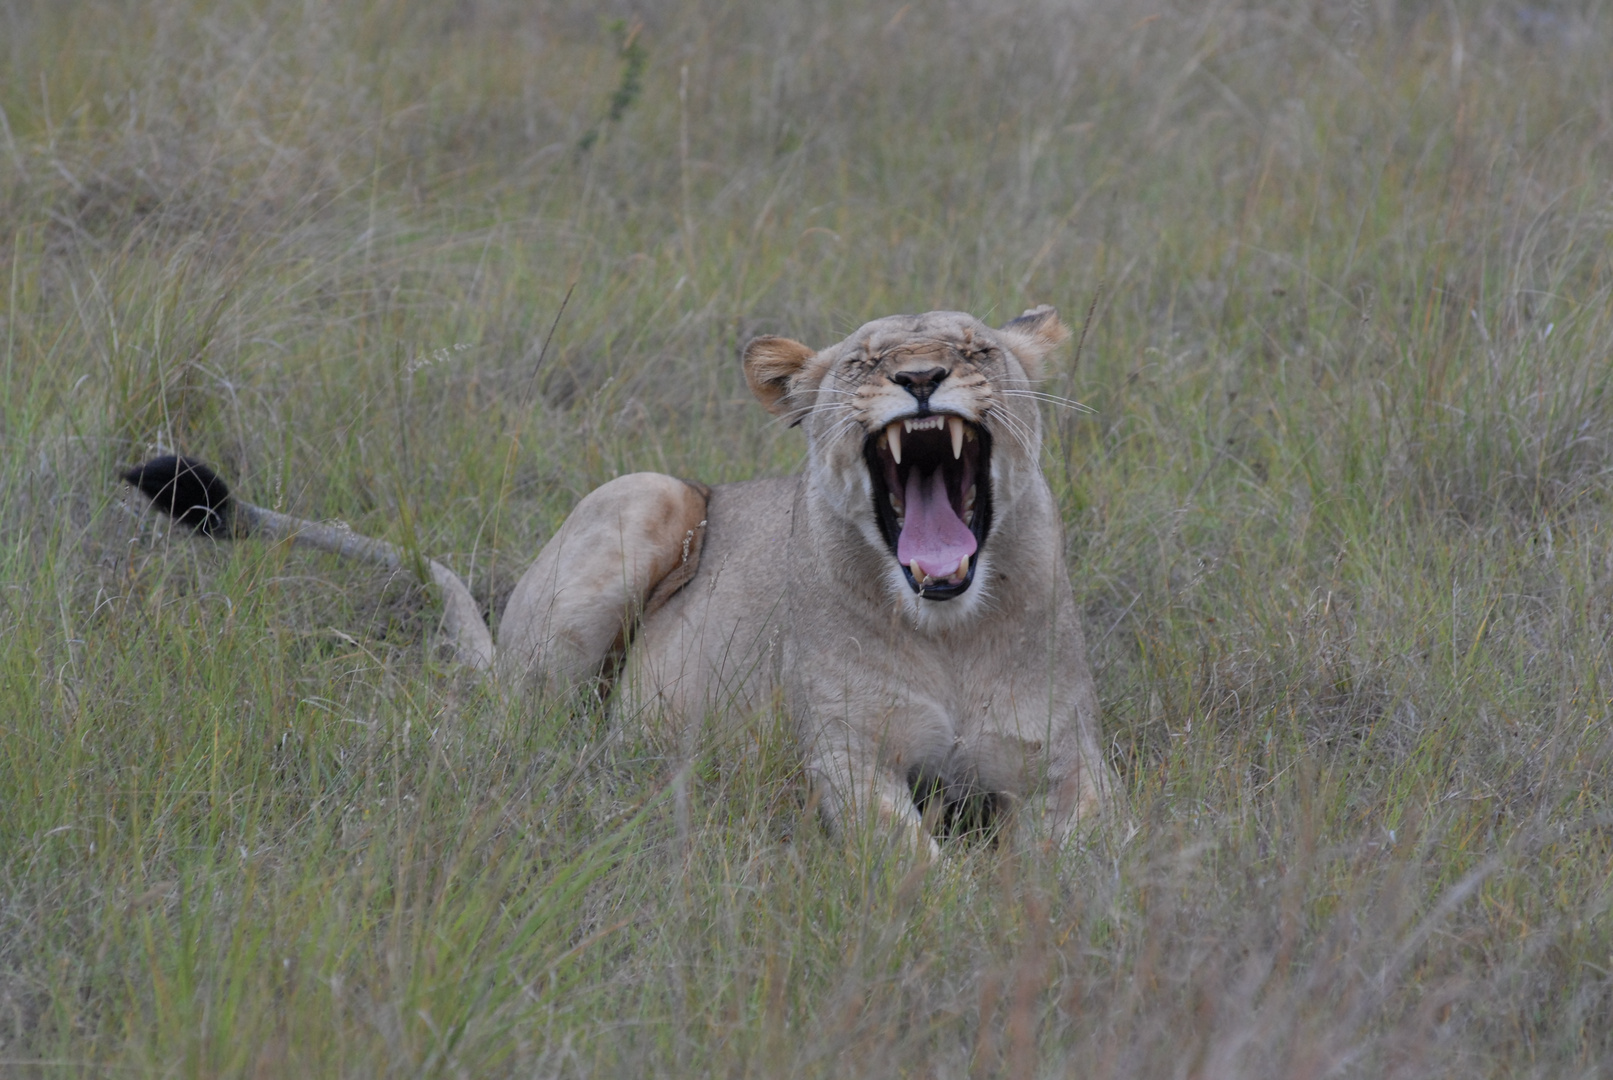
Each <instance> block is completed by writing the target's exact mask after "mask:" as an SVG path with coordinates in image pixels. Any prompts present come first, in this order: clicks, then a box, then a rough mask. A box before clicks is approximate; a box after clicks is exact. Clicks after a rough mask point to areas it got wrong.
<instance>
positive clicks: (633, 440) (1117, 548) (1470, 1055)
mask: <svg viewBox="0 0 1613 1080" xmlns="http://www.w3.org/2000/svg"><path fill="white" fill-rule="evenodd" d="M606 7H607V8H608V9H609V10H608V11H607V14H606V15H604V16H602V15H601V14H600V10H601V9H600V7H598V6H596V5H592V4H587V3H581V2H569V3H568V2H566V0H561V2H556V3H524V2H516V0H459V2H457V3H453V4H433V3H426V2H423V0H419V2H406V0H346V2H341V3H328V4H301V3H292V2H282V0H222V2H218V3H211V2H209V3H203V2H202V0H152V2H148V3H135V2H133V0H98V2H95V0H86V2H82V3H61V2H55V0H12V2H9V3H5V4H3V5H0V120H3V124H0V297H3V300H0V305H3V306H0V315H3V321H0V350H3V351H0V356H3V361H0V363H3V375H0V379H3V382H0V433H3V439H4V442H3V452H0V1072H4V1073H5V1074H6V1075H17V1076H41V1077H44V1076H50V1077H55V1076H68V1075H86V1076H93V1075H103V1074H107V1075H113V1074H115V1075H146V1074H150V1075H162V1076H183V1077H212V1076H242V1075H251V1076H301V1075H310V1076H347V1077H368V1076H400V1077H401V1076H439V1075H441V1076H456V1077H458V1076H463V1077H483V1076H502V1075H512V1076H551V1075H554V1076H633V1077H642V1076H668V1077H684V1076H697V1075H698V1076H705V1075H721V1076H730V1077H737V1076H785V1075H793V1076H824V1077H830V1076H833V1077H847V1076H868V1077H895V1076H912V1077H936V1078H951V1077H965V1076H967V1077H971V1078H976V1077H990V1076H1003V1077H1016V1078H1017V1077H1030V1076H1046V1077H1065V1076H1071V1077H1121V1076H1124V1077H1145V1078H1159V1077H1178V1078H1231V1077H1256V1076H1259V1077H1274V1078H1312V1077H1315V1078H1320V1077H1334V1076H1351V1077H1366V1078H1381V1077H1391V1076H1396V1077H1399V1076H1405V1077H1423V1076H1453V1077H1454V1076H1461V1077H1473V1076H1493V1077H1526V1076H1527V1077H1582V1076H1583V1077H1591V1076H1606V1075H1613V915H1610V912H1609V906H1610V904H1613V885H1610V877H1613V726H1610V724H1609V719H1610V716H1609V713H1610V699H1613V492H1610V488H1613V65H1609V64H1608V62H1607V58H1608V57H1609V56H1610V55H1613V17H1610V16H1609V15H1607V14H1606V13H1603V12H1600V11H1598V10H1597V6H1596V5H1591V4H1566V3H1565V4H1552V3H1547V2H1545V0H1542V2H1541V3H1538V4H1534V5H1530V4H1524V3H1514V2H1500V0H1496V2H1490V3H1471V4H1461V3H1435V2H1429V3H1417V2H1400V3H1397V2H1395V0H1375V2H1373V3H1353V4H1346V3H1328V2H1317V3H1313V4H1308V5H1304V4H1302V5H1286V4H1275V3H1273V4H1269V5H1261V4H1257V3H1247V4H1236V3H1221V2H1211V3H1209V4H1202V5H1201V4H1191V3H1185V2H1176V3H1173V2H1172V0H1161V3H1159V4H1142V3H1135V4H1134V3H1106V2H1104V0H1096V2H1094V3H1090V4H1084V5H1083V4H1075V5H1071V6H1062V5H1056V4H1053V3H1051V2H1048V0H992V2H986V0H949V2H946V3H942V2H933V3H909V4H902V3H898V2H897V0H881V2H880V3H876V4H858V3H852V2H850V0H790V2H779V3H766V4H748V3H742V2H738V0H685V2H681V3H671V4H663V5H649V4H644V5H639V7H638V8H637V9H635V8H634V7H633V6H632V5H630V4H625V3H624V4H621V5H607V6H606ZM618 8H619V10H618ZM635 10H636V14H635ZM617 16H619V18H618V17H617ZM568 297H569V300H568V299H567V298H568ZM1038 302H1049V303H1053V304H1056V305H1058V306H1059V307H1060V309H1061V310H1062V312H1063V313H1064V315H1065V317H1066V319H1067V321H1069V322H1070V323H1071V325H1072V326H1074V327H1077V328H1078V329H1082V328H1084V344H1083V347H1082V349H1081V351H1080V353H1079V356H1078V357H1077V356H1076V354H1075V351H1074V350H1073V349H1071V350H1069V351H1068V352H1067V353H1066V354H1065V355H1064V356H1063V357H1062V358H1061V359H1060V361H1059V362H1058V363H1057V364H1056V365H1055V370H1054V373H1053V374H1052V376H1051V378H1050V379H1049V380H1048V382H1047V385H1046V389H1048V390H1050V391H1051V392H1054V393H1058V394H1063V395H1068V396H1070V397H1074V398H1078V399H1080V400H1081V401H1082V402H1085V403H1086V404H1088V405H1090V406H1091V407H1092V409H1094V410H1095V412H1094V413H1093V414H1091V415H1079V414H1076V413H1073V412H1070V411H1050V412H1049V413H1048V416H1047V421H1048V425H1049V428H1048V430H1049V438H1048V442H1047V446H1046V451H1045V465H1046V469H1047V473H1048V476H1049V478H1050V480H1051V482H1052V484H1053V487H1054V490H1055V492H1056V494H1057V496H1058V498H1059V500H1060V503H1061V505H1062V507H1063V508H1064V514H1065V521H1066V525H1067V529H1068V536H1069V552H1068V565H1069V570H1070V574H1071V577H1072V579H1073V581H1074V582H1075V588H1076V595H1077V597H1078V598H1079V599H1080V601H1081V602H1082V604H1083V605H1084V608H1085V612H1086V618H1087V627H1088V637H1089V640H1090V642H1091V643H1092V646H1093V651H1094V657H1093V659H1094V663H1095V666H1096V669H1097V677H1098V683H1099V691H1100V694H1101V696H1102V699H1103V705H1104V710H1105V713H1104V725H1103V737H1104V744H1105V746H1106V748H1107V752H1108V754H1109V756H1110V760H1111V762H1112V764H1113V766H1114V768H1115V770H1116V772H1117V774H1118V776H1119V777H1120V778H1121V788H1122V790H1123V793H1124V806H1123V808H1122V809H1121V810H1120V811H1119V812H1117V814H1116V815H1115V816H1114V818H1113V820H1111V821H1109V822H1106V823H1105V824H1104V826H1103V827H1102V828H1101V829H1100V830H1099V831H1098V832H1097V833H1096V834H1095V835H1094V836H1093V837H1092V840H1091V843H1090V844H1089V845H1088V846H1087V847H1086V848H1085V849H1084V850H1082V851H1079V852H1074V853H1071V854H1070V855H1069V856H1067V857H1065V858H1062V859H1060V860H1052V859H1049V858H1046V857H1043V856H1040V855H1038V854H1036V853H1031V852H1021V851H1017V850H1014V849H1013V847H1012V845H1006V844H1005V845H998V846H994V845H992V844H989V843H982V842H975V841H969V840H964V839H959V840H953V841H950V842H949V843H948V845H947V848H946V850H947V858H946V861H945V863H944V865H942V866H941V867H939V868H936V869H931V870H928V871H926V870H925V869H924V868H922V867H920V868H914V867H913V866H912V865H911V864H910V863H907V862H904V861H903V860H902V859H900V858H897V857H894V856H892V855H891V854H890V853H889V852H887V851H886V850H885V849H884V848H882V847H881V845H880V844H879V843H878V842H877V838H862V839H861V840H855V841H853V842H851V843H849V844H846V843H841V842H837V841H832V840H830V839H829V838H828V837H826V836H825V835H824V833H823V831H822V829H821V827H820V826H819V824H818V823H817V819H816V817H815V815H814V814H813V813H812V811H811V809H810V808H809V807H808V806H807V794H806V791H805V786H804V784H803V782H802V779H801V777H800V775H799V769H798V763H797V761H796V760H795V757H794V756H793V753H792V749H791V746H790V744H789V741H788V739H787V738H786V737H785V735H784V734H783V732H782V731H781V725H780V724H779V723H778V721H777V719H776V718H774V717H763V718H761V719H758V720H757V721H755V722H754V723H752V724H750V725H749V726H747V727H746V728H744V729H743V730H739V731H735V730H733V729H732V727H731V726H728V727H718V726H715V725H714V726H713V727H712V730H711V731H710V732H709V733H708V735H707V737H705V738H703V739H702V740H701V741H700V743H699V745H698V746H697V747H696V748H695V751H694V753H693V756H692V757H691V756H690V755H689V753H688V752H687V751H686V750H685V751H680V750H678V749H677V748H668V747H666V746H662V745H658V744H657V743H655V742H654V741H653V740H650V739H648V738H647V737H645V736H644V735H643V734H642V733H639V732H634V731H627V732H618V731H612V730H611V728H610V725H609V724H608V723H607V721H606V719H605V718H604V717H603V716H601V715H599V714H598V713H597V711H596V712H582V713H578V712H575V711H571V710H568V709H567V707H566V706H565V705H564V704H563V703H559V702H554V703H542V702H538V703H533V702H516V701H511V700H506V699H504V698H501V697H500V696H499V695H498V694H497V693H496V692H495V691H494V690H493V689H492V688H490V687H488V686H487V685H485V684H482V683H479V682H478V681H476V680H475V679H474V678H472V677H470V676H468V675H466V674H464V673H462V672H459V671H456V670H455V669H453V668H452V667H450V666H448V665H446V664H445V663H443V662H442V660H441V658H440V657H439V656H438V654H437V652H436V651H435V648H434V645H433V633H434V630H435V626H436V623H435V613H436V610H437V609H436V607H435V602H434V600H433V598H432V597H431V596H430V595H428V594H426V593H424V592H423V591H421V590H420V589H419V588H417V587H415V586H414V585H413V584H412V583H411V581H410V580H408V579H407V578H405V577H388V576H386V575H384V574H381V573H378V572H373V571H370V570H367V569H364V568H360V567H354V566H352V565H349V564H344V563H338V562H336V561H335V560H333V559H330V558H328V557H323V556H317V555H310V554H306V553H303V552H294V551H290V550H287V549H285V548H283V547H273V546H265V545H257V544H239V545H231V544H224V543H214V542H208V541H202V540H197V539H193V538H190V537H187V536H183V535H177V534H174V533H173V532H171V531H170V530H169V529H168V528H167V527H166V526H165V525H164V524H163V523H162V522H160V521H157V520H155V519H154V518H153V517H152V516H150V515H149V514H146V513H143V512H141V509H140V508H139V507H138V506H137V505H136V504H135V503H134V502H132V501H130V500H128V499H126V498H125V496H124V494H123V493H122V492H121V491H120V490H119V485H118V484H117V482H116V479H115V470H116V469H117V468H119V467H126V466H127V465H129V464H132V463H134V462H136V461H138V460H140V459H142V458H143V457H145V456H147V455H148V454H150V453H152V452H154V451H157V450H173V449H178V450H183V451H185V452H187V453H190V454H194V455H197V456H200V457H204V458H206V459H208V460H210V461H212V462H214V463H216V464H217V465H218V466H219V467H220V468H221V469H222V471H224V472H225V474H226V475H228V476H229V477H230V478H231V479H232V481H233V482H235V483H236V484H237V486H238V487H239V489H240V490H241V491H242V493H243V494H244V495H245V496H246V497H247V498H249V499H252V500H253V501H255V502H258V503H261V504H265V505H269V506H272V507H275V508H279V509H284V510H288V511H290V512H294V513H298V514H302V515H304V516H308V517H313V518H320V519H340V520H343V521H346V522H348V523H350V524H351V525H352V526H353V527H354V528H356V529H358V530H361V531H363V532H366V533H370V534H373V535H376V536H381V537H386V538H388V539H391V540H393V541H396V542H399V543H402V544H404V545H406V546H409V547H411V548H415V549H418V550H419V551H422V552H424V553H426V554H429V555H432V556H435V557H437V558H440V559H443V560H444V561H447V562H449V563H450V564H451V565H453V566H455V567H456V568H457V569H459V570H460V571H461V572H462V573H463V574H464V575H465V576H466V577H467V578H468V579H469V580H470V581H471V583H472V588H473V590H474V591H475V592H476V594H477V595H478V597H479V598H483V599H485V600H486V602H487V603H488V606H489V609H490V611H492V612H494V613H495V614H496V612H497V610H498V609H499V607H500V606H501V605H502V599H503V596H504V595H505V594H506V593H507V592H508V590H509V588H510V587H511V586H512V585H513V583H514V580H515V578H516V577H517V576H518V575H519V573H520V571H521V569H522V567H523V565H524V563H525V561H526V560H527V559H529V558H530V557H531V555H532V554H533V553H534V552H535V551H536V550H537V548H538V547H539V545H540V544H541V543H542V541H543V539H544V538H545V537H546V536H547V535H548V534H549V533H550V532H551V531H552V530H553V529H554V528H555V526H556V525H557V523H558V522H559V521H560V520H561V519H562V518H563V516H564V515H565V513H566V512H567V510H568V509H569V508H570V506H571V505H573V504H574V503H575V501H576V500H577V499H578V498H579V497H580V496H581V495H582V494H583V493H584V492H586V491H588V490H589V489H590V488H591V487H593V486H594V485H597V484H598V483H600V482H602V481H604V480H606V479H608V478H610V477H611V476H614V475H617V474H619V473H621V472H625V471H630V470H636V469H657V470H665V471H670V472H673V473H676V474H679V475H685V476H694V477H699V478H701V479H704V480H707V481H712V482H716V481H726V480H736V479H743V478H746V477H751V476H759V475H783V474H786V473H788V472H790V471H791V470H792V469H794V468H795V467H796V466H797V465H798V464H799V462H800V460H801V456H802V450H803V447H802V442H801V439H800V437H799V435H798V433H796V432H793V431H789V430H785V429H781V428H780V427H778V426H777V425H772V424H769V423H767V422H766V421H767V417H766V416H765V414H764V413H763V412H762V410H761V409H760V408H759V407H757V406H756V405H755V403H754V402H752V401H751V400H750V398H749V395H748V394H747V392H746V390H745V387H744V382H743V379H742V377H741V375H740V371H739V366H738V361H737V353H738V349H739V348H740V347H741V346H742V344H743V342H744V341H745V340H746V339H747V338H748V337H749V336H751V335H753V334H756V333H766V332H776V333H784V334H788V335H790V336H794V337H797V338H800V339H802V340H805V341H807V342H809V343H814V344H818V345H822V344H827V343H829V342H830V341H833V340H836V339H837V338H839V337H840V336H843V335H844V334H845V333H848V332H849V331H850V330H852V329H854V328H855V327H856V326H857V325H859V324H860V323H862V322H863V321H865V320H866V319H869V318H872V317H876V316H879V315H884V314H889V313H893V312H899V311H921V310H926V309H931V308H955V309H963V310H968V311H971V312H974V313H976V314H978V315H980V316H982V317H984V318H988V319H996V320H1002V319H1005V318H1007V317H1010V316H1012V315H1014V314H1017V313H1018V312H1019V311H1020V310H1021V309H1023V308H1024V307H1027V306H1029V305H1031V304H1033V303H1038ZM551 331H552V338H551ZM546 346H547V347H546ZM680 793H682V794H681V797H680Z"/></svg>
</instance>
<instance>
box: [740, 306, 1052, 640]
mask: <svg viewBox="0 0 1613 1080" xmlns="http://www.w3.org/2000/svg"><path fill="white" fill-rule="evenodd" d="M1068 337H1069V330H1068V329H1067V328H1066V327H1065V325H1064V324H1063V323H1062V322H1061V321H1060V320H1059V317H1058V314H1057V313H1056V312H1055V311H1054V310H1053V309H1052V308H1051V307H1046V306H1043V307H1039V308H1035V309H1033V310H1031V311H1027V312H1026V313H1025V314H1023V315H1021V316H1020V317H1019V318H1017V319H1014V320H1013V321H1011V322H1009V323H1007V324H1006V325H1005V326H1002V327H1000V328H998V329H992V328H991V327H989V326H987V325H985V324H984V323H982V322H981V321H980V320H978V319H976V318H974V317H973V316H972V315H966V314H963V313H962V312H956V311H932V312H930V313H928V314H925V315H893V316H890V317H888V318H884V319H876V320H875V321H873V322H871V323H868V324H867V325H865V326H863V327H862V328H861V329H859V330H858V331H857V332H856V333H854V334H852V335H851V336H850V337H848V338H846V339H845V340H844V341H842V342H840V343H838V344H836V345H831V346H830V347H828V348H826V349H824V350H822V351H820V352H814V351H813V350H812V349H810V348H808V347H807V346H805V345H802V344H800V343H799V342H795V341H791V340H789V339H787V338H778V337H763V338H757V339H756V340H754V341H752V342H751V343H750V344H749V346H747V347H746V350H745V377H746V380H747V381H748V382H749V383H750V387H751V390H752V392H754V393H755V395H756V397H757V398H758V399H759V400H760V401H761V402H762V404H763V405H764V406H765V407H766V408H767V409H768V411H770V412H772V413H773V414H774V415H776V416H779V417H781V418H784V419H787V420H788V421H789V422H790V423H791V424H792V425H793V424H799V425H800V426H801V427H802V428H803V429H804V430H805V432H806V435H807V439H808V447H809V455H808V466H807V483H808V485H809V487H810V491H811V495H812V497H813V498H814V499H815V500H817V503H818V505H820V506H821V507H822V508H823V509H825V510H827V511H828V512H829V513H830V514H832V515H834V516H835V517H836V518H838V519H839V520H840V521H842V522H843V523H845V524H847V525H850V526H852V527H853V530H854V531H855V532H856V533H857V534H858V535H860V536H861V537H862V538H863V539H864V540H865V541H866V542H867V544H868V546H869V547H870V548H871V549H873V550H874V551H876V552H878V553H879V556H880V559H881V562H880V565H881V566H882V567H883V577H884V578H885V579H886V580H887V581H888V582H889V586H890V589H891V590H892V592H893V593H894V594H896V595H897V596H898V597H900V598H901V601H902V603H903V607H904V608H906V609H907V610H908V611H910V612H911V613H912V614H913V615H914V617H915V619H916V621H918V622H920V623H929V624H931V625H938V624H950V623H954V622H956V621H957V620H958V619H960V618H966V617H967V616H968V615H969V614H970V613H972V612H973V611H974V610H976V609H977V608H978V607H979V605H980V602H981V600H982V598H983V597H984V596H985V595H987V594H988V593H989V592H990V590H991V578H992V555H993V550H994V547H993V534H994V530H996V529H998V528H1000V527H1001V525H1002V523H1003V521H1004V520H1005V517H1006V516H1008V515H1011V514H1012V513H1013V512H1014V510H1015V508H1016V507H1017V506H1019V505H1020V504H1022V503H1023V502H1024V501H1025V500H1027V499H1029V500H1030V501H1031V502H1032V503H1036V504H1038V505H1042V504H1044V503H1045V502H1046V486H1045V483H1044V482H1043V481H1042V479H1041V466H1040V460H1039V457H1040V447H1041V420H1040V413H1039V411H1038V409H1037V406H1036V397H1037V396H1038V395H1037V394H1036V393H1035V392H1034V391H1033V390H1032V389H1031V383H1032V382H1033V381H1034V380H1035V379H1037V378H1038V377H1040V374H1041V365H1042V360H1043V359H1044V357H1046V355H1047V354H1048V353H1049V352H1050V351H1052V350H1053V349H1054V348H1056V347H1057V346H1058V345H1060V344H1061V343H1062V342H1064V341H1065V340H1066V339H1067V338H1068ZM954 600H956V601H959V602H958V603H955V604H944V603H943V602H944V601H954ZM943 610H944V611H945V614H944V615H943V614H942V612H943Z"/></svg>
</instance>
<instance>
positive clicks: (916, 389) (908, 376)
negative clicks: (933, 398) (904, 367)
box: [891, 367, 949, 405]
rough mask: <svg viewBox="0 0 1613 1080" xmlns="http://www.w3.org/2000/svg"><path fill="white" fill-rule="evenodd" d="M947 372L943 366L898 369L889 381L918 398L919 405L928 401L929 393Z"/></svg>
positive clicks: (933, 390)
mask: <svg viewBox="0 0 1613 1080" xmlns="http://www.w3.org/2000/svg"><path fill="white" fill-rule="evenodd" d="M948 374H949V372H948V371H947V369H946V368H943V367H933V368H929V369H928V370H925V371H898V372H897V373H896V374H894V375H892V376H891V382H893V383H895V384H896V385H897V386H900V387H902V388H903V389H905V390H906V391H907V392H908V393H909V394H912V395H913V396H914V397H916V398H918V399H919V404H920V405H925V404H928V403H929V400H930V395H931V394H933V393H935V388H936V386H938V385H939V384H940V382H941V380H942V379H944V378H946V377H947V375H948Z"/></svg>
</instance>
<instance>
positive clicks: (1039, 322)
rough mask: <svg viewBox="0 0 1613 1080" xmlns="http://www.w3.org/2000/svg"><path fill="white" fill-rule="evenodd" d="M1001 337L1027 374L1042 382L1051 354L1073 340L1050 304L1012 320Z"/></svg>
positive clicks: (1001, 330) (1001, 332)
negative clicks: (1043, 371) (1043, 365)
mask: <svg viewBox="0 0 1613 1080" xmlns="http://www.w3.org/2000/svg"><path fill="white" fill-rule="evenodd" d="M997 333H998V335H999V336H1001V337H1002V338H1003V339H1005V342H1006V344H1007V345H1008V347H1009V349H1011V350H1012V351H1013V353H1014V355H1015V356H1016V357H1018V358H1019V362H1020V365H1021V366H1022V367H1024V369H1025V374H1027V375H1029V376H1030V377H1031V378H1033V379H1039V378H1041V376H1042V360H1043V359H1044V358H1045V357H1046V356H1047V354H1048V353H1050V352H1052V351H1053V350H1054V349H1056V348H1058V347H1059V346H1060V345H1063V344H1064V343H1065V342H1066V341H1069V340H1070V328H1069V327H1068V326H1065V325H1064V320H1063V319H1060V318H1059V313H1058V312H1057V311H1055V310H1053V308H1052V307H1051V306H1050V305H1048V304H1043V305H1042V306H1041V307H1033V308H1031V309H1030V310H1029V311H1027V312H1025V314H1023V315H1021V316H1020V317H1019V318H1017V319H1010V320H1009V321H1008V322H1006V323H1004V324H1003V326H1002V329H1000V330H998V331H997Z"/></svg>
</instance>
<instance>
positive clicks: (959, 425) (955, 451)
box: [947, 416, 963, 461]
mask: <svg viewBox="0 0 1613 1080" xmlns="http://www.w3.org/2000/svg"><path fill="white" fill-rule="evenodd" d="M947 430H948V431H950V432H951V433H952V460H954V461H956V460H957V459H958V458H961V457H962V456H963V421H962V420H959V419H958V418H957V417H956V416H949V417H947Z"/></svg>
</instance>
